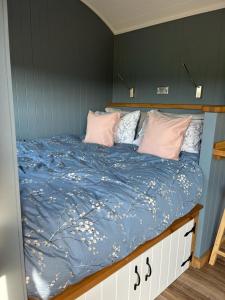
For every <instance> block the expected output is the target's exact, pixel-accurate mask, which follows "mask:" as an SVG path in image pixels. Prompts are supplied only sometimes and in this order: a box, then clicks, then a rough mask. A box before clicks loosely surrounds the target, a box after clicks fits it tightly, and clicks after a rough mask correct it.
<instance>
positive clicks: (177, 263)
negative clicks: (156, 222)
mask: <svg viewBox="0 0 225 300" xmlns="http://www.w3.org/2000/svg"><path fill="white" fill-rule="evenodd" d="M193 226H194V220H191V221H190V222H188V223H187V224H185V225H184V226H182V227H181V228H179V229H178V230H176V231H175V232H174V233H172V234H171V235H169V236H168V237H166V238H165V239H163V240H162V241H161V242H159V243H158V244H156V245H154V246H153V247H152V248H150V249H149V250H147V251H145V252H144V253H143V254H141V255H140V256H138V257H137V258H136V259H134V260H133V261H131V262H130V263H129V264H127V265H126V266H124V267H123V268H122V269H120V270H119V271H117V272H116V273H114V274H112V275H111V276H110V277H108V278H107V279H105V280H104V281H102V282H101V283H100V284H98V285H97V286H96V287H94V288H92V289H91V290H90V291H88V292H87V293H86V294H84V295H83V296H81V297H79V298H78V299H77V300H153V299H155V298H156V297H157V296H159V295H160V294H161V293H162V292H163V291H164V290H165V289H166V288H167V287H168V286H169V285H170V284H171V283H172V282H173V281H175V280H176V279H177V278H178V277H179V276H180V275H181V274H182V273H183V272H184V271H185V270H187V269H188V268H189V265H190V262H189V261H188V258H189V257H190V255H191V244H192V232H190V231H191V229H192V228H193ZM187 232H190V233H189V234H188V235H187V236H186V237H185V233H187ZM184 262H186V263H185V264H183V263H184ZM182 264H183V265H182Z"/></svg>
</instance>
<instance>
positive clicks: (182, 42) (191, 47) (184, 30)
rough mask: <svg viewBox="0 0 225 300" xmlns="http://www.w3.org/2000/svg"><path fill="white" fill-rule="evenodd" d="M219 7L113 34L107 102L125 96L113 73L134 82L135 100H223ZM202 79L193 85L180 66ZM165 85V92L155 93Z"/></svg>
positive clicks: (224, 61)
mask: <svg viewBox="0 0 225 300" xmlns="http://www.w3.org/2000/svg"><path fill="white" fill-rule="evenodd" d="M224 37H225V9H222V10H218V11H214V12H210V13H205V14H201V15H196V16H192V17H188V18H184V19H180V20H176V21H171V22H168V23H164V24H160V25H156V26H152V27H148V28H144V29H140V30H136V31H132V32H128V33H125V34H121V35H118V36H116V37H115V42H114V88H113V101H117V102H120V101H126V102H127V101H130V99H129V98H128V91H127V89H126V88H125V87H124V85H123V83H122V82H121V81H120V80H119V79H118V77H117V74H118V72H119V73H121V74H122V75H123V77H124V78H125V79H126V80H127V82H129V84H130V85H133V86H134V87H136V99H134V100H131V101H135V102H156V103H159V102H161V103H168V102H169V103H199V102H200V103H205V104H225V38H224ZM183 62H185V63H186V64H187V65H188V66H189V68H190V70H191V72H192V74H193V77H194V78H195V79H196V81H198V82H199V83H200V84H203V85H204V87H205V89H204V97H203V99H202V100H196V99H195V90H194V88H193V86H192V84H191V82H190V80H189V78H188V77H187V74H186V73H185V71H184V68H183V67H182V63H183ZM158 86H169V87H170V91H169V95H165V96H158V95H156V88H157V87H158Z"/></svg>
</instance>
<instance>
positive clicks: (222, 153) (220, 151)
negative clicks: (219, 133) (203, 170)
mask: <svg viewBox="0 0 225 300" xmlns="http://www.w3.org/2000/svg"><path fill="white" fill-rule="evenodd" d="M213 156H214V158H215V159H222V158H225V141H220V142H217V143H215V144H214V148H213Z"/></svg>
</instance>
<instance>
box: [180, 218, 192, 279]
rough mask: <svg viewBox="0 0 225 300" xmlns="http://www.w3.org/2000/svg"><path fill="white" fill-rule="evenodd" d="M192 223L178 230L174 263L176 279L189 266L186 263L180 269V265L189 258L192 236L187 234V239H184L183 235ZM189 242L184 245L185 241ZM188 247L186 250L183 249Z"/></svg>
mask: <svg viewBox="0 0 225 300" xmlns="http://www.w3.org/2000/svg"><path fill="white" fill-rule="evenodd" d="M193 224H194V221H193V220H192V221H190V222H189V223H188V224H186V225H185V226H183V227H181V228H180V229H179V240H178V251H177V262H176V278H178V277H179V276H180V275H181V274H182V273H183V272H184V271H185V270H186V269H187V267H188V266H189V264H188V263H187V264H186V265H185V266H184V267H181V264H182V263H183V262H184V261H185V260H186V259H187V258H188V257H189V256H190V253H191V238H192V234H189V235H188V237H184V234H185V233H186V232H187V231H189V230H190V229H191V228H192V227H193ZM187 240H188V241H189V242H187V243H186V241H187ZM185 246H186V247H189V248H188V249H185Z"/></svg>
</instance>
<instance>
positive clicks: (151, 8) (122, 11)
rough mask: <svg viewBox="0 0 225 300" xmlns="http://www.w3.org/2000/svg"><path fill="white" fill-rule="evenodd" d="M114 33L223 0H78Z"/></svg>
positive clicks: (220, 3)
mask: <svg viewBox="0 0 225 300" xmlns="http://www.w3.org/2000/svg"><path fill="white" fill-rule="evenodd" d="M81 1H82V2H83V3H85V4H86V5H87V6H88V7H89V8H90V9H92V10H93V11H94V12H95V13H96V14H97V15H98V16H99V17H100V18H101V19H102V20H103V21H104V22H105V24H106V25H107V26H108V27H109V28H110V29H111V30H112V32H113V33H114V34H119V33H123V32H128V31H132V30H136V29H140V28H144V27H147V26H152V25H155V24H159V23H164V22H168V21H171V20H176V19H180V18H184V17H188V16H192V15H196V14H200V13H203V12H208V11H213V10H216V9H220V8H224V7H225V1H224V0H201V1H196V0H188V1H187V0H169V1H168V0H138V1H137V0H122V1H121V0H110V1H106V0H81Z"/></svg>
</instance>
